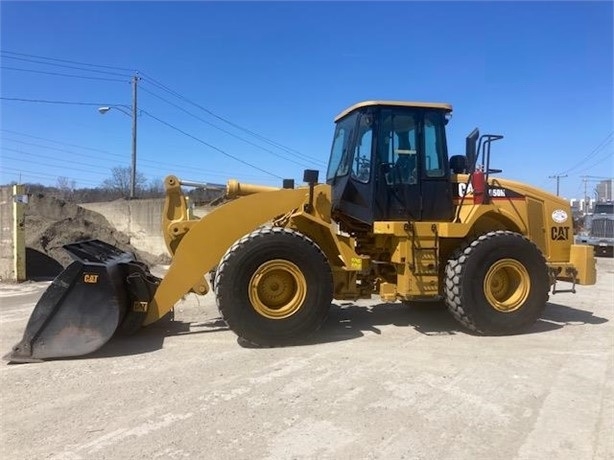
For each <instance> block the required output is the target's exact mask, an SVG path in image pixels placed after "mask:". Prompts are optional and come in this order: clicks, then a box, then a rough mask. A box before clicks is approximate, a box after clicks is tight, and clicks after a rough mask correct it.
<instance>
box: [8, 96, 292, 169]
mask: <svg viewBox="0 0 614 460" xmlns="http://www.w3.org/2000/svg"><path fill="white" fill-rule="evenodd" d="M0 99H3V100H11V101H20V102H33V103H46V104H69V105H86V106H93V105H95V106H100V105H104V104H95V103H92V102H72V101H47V100H42V99H24V98H8V97H3V96H2V97H0ZM140 112H141V113H144V114H146V115H147V116H149V117H151V118H153V119H154V120H156V121H158V122H159V123H162V124H163V125H166V126H168V127H169V128H172V129H174V130H175V131H177V132H179V133H181V134H183V135H185V136H187V137H189V138H191V139H194V140H195V141H197V142H200V143H201V144H203V145H206V146H207V147H209V148H211V149H213V150H216V151H218V152H220V153H221V154H223V155H225V156H227V157H229V158H232V159H233V160H235V161H238V162H239V163H243V164H244V165H246V166H249V167H251V168H254V169H257V170H258V171H261V172H263V173H265V174H267V175H269V176H273V177H276V178H278V179H283V177H281V176H278V175H277V174H274V173H272V172H270V171H267V170H266V169H262V168H260V167H258V166H256V165H253V164H251V163H249V162H247V161H245V160H242V159H240V158H238V157H236V156H234V155H232V154H230V153H228V152H226V151H224V150H222V149H220V148H219V147H216V146H214V145H212V144H209V143H208V142H205V141H203V140H202V139H200V138H198V137H196V136H193V135H192V134H189V133H187V132H186V131H184V130H182V129H180V128H177V127H176V126H174V125H172V124H170V123H168V122H166V121H164V120H161V119H160V118H158V117H156V116H154V115H152V114H151V113H149V112H147V111H145V110H142V109H141V110H140Z"/></svg>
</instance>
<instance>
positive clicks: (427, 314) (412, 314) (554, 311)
mask: <svg viewBox="0 0 614 460" xmlns="http://www.w3.org/2000/svg"><path fill="white" fill-rule="evenodd" d="M607 321H608V320H607V319H605V318H601V317H599V316H595V315H594V314H593V312H591V311H586V310H579V309H576V308H571V307H567V306H564V305H559V304H555V303H548V305H547V306H546V310H545V311H544V314H543V316H542V318H541V319H539V320H538V321H537V322H536V323H535V324H534V325H533V326H532V327H531V328H530V329H529V330H527V331H525V332H524V333H523V334H536V333H545V332H549V331H553V330H557V329H561V328H563V327H573V326H580V325H586V324H590V325H599V324H603V323H605V322H607ZM383 326H396V327H411V328H413V329H414V330H416V331H418V332H419V333H421V334H424V335H426V336H440V335H455V334H471V332H469V331H466V330H464V329H463V328H462V327H461V326H460V325H459V324H458V323H457V322H456V320H455V319H454V318H453V317H452V316H451V315H450V314H449V313H448V311H447V310H446V308H445V306H444V305H443V304H441V303H431V304H415V305H412V306H407V305H403V304H401V303H394V304H379V305H375V306H370V307H365V306H358V305H355V304H353V303H343V304H333V305H332V306H331V310H330V313H329V316H328V319H327V321H326V322H325V324H324V325H323V326H322V328H321V329H320V330H319V331H318V332H317V333H315V334H314V335H313V336H311V337H310V338H308V339H305V340H303V341H299V342H297V343H295V344H294V345H295V346H302V345H314V344H318V343H330V342H340V341H346V340H353V339H357V338H360V337H362V336H364V333H365V332H371V333H375V334H382V327H383ZM219 331H228V327H227V326H226V323H225V322H224V321H223V320H222V319H221V318H213V319H210V320H208V321H204V322H191V323H190V322H184V321H175V320H173V319H172V315H167V317H165V318H163V319H162V320H160V321H158V322H156V323H154V324H152V325H151V326H148V327H146V328H143V329H142V330H141V331H139V332H138V333H137V334H136V335H134V336H130V337H114V338H113V339H112V340H111V341H110V342H109V343H107V344H106V345H105V346H104V347H103V348H101V349H100V350H99V351H97V352H95V353H92V354H90V355H87V356H85V357H84V358H105V357H118V356H127V355H135V354H142V353H149V352H152V351H155V350H159V349H161V348H162V347H163V345H164V339H165V338H166V337H172V336H179V335H194V334H209V333H213V332H219ZM237 341H238V343H239V344H240V345H241V346H242V347H245V348H253V345H250V344H249V343H245V342H244V341H242V340H237Z"/></svg>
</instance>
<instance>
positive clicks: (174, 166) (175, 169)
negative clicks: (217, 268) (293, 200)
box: [0, 129, 261, 177]
mask: <svg viewBox="0 0 614 460" xmlns="http://www.w3.org/2000/svg"><path fill="white" fill-rule="evenodd" d="M0 131H6V132H12V133H14V134H18V135H23V136H26V137H32V138H34V139H40V140H45V141H48V142H54V143H56V144H60V145H68V146H71V147H77V148H80V149H85V150H91V151H95V152H99V153H101V154H104V155H106V156H111V157H116V158H121V159H122V160H124V159H125V155H122V154H119V153H112V152H109V151H107V150H101V149H95V148H91V147H83V146H79V145H75V144H68V143H64V142H59V141H55V140H52V139H46V138H41V137H38V136H31V135H28V134H24V133H18V132H15V131H11V130H7V129H0ZM2 140H4V141H9V142H16V143H18V144H23V145H28V146H31V147H39V148H43V149H48V150H53V151H57V152H62V153H68V154H72V155H78V156H81V155H82V154H81V153H79V152H75V151H72V150H66V149H61V148H58V147H51V146H47V145H42V144H36V143H34V142H25V141H21V140H18V139H11V138H6V137H4V138H2ZM5 149H6V148H5ZM40 156H41V157H44V158H54V157H50V156H48V155H40ZM141 163H142V164H145V165H146V166H154V167H155V166H164V167H167V168H168V169H169V171H173V172H175V173H176V172H179V171H185V172H187V173H190V174H193V173H194V172H199V173H202V174H204V175H206V176H219V177H229V176H231V175H232V174H233V173H228V172H224V171H213V170H208V169H203V168H195V167H192V166H190V167H186V166H181V165H177V164H175V163H165V162H161V161H156V160H149V159H146V158H143V159H141ZM96 165H97V164H92V163H88V164H87V166H96ZM141 169H142V168H141ZM246 176H248V177H250V176H251V177H261V176H253V175H250V174H247V175H246Z"/></svg>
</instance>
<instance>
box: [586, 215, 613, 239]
mask: <svg viewBox="0 0 614 460" xmlns="http://www.w3.org/2000/svg"><path fill="white" fill-rule="evenodd" d="M590 235H591V236H595V237H598V238H614V220H612V219H593V221H592V222H591V232H590Z"/></svg>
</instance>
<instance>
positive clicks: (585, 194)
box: [581, 176, 590, 214]
mask: <svg viewBox="0 0 614 460" xmlns="http://www.w3.org/2000/svg"><path fill="white" fill-rule="evenodd" d="M581 177H582V182H584V214H588V205H589V204H590V201H589V200H590V199H589V197H588V192H587V190H586V189H587V188H588V177H589V176H581Z"/></svg>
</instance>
